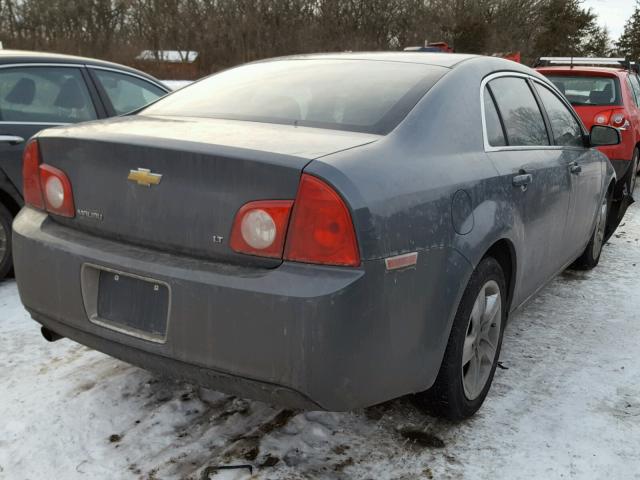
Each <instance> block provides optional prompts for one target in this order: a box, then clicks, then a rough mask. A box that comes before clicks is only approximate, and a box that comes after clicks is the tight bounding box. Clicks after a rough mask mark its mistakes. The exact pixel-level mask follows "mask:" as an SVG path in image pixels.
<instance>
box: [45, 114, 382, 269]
mask: <svg viewBox="0 0 640 480" xmlns="http://www.w3.org/2000/svg"><path fill="white" fill-rule="evenodd" d="M377 138H379V137H378V136H376V135H370V134H362V133H352V132H343V131H334V130H323V129H314V128H305V127H295V126H290V125H276V124H262V123H252V122H241V121H226V120H216V119H192V118H166V117H144V116H132V117H123V118H120V119H114V120H110V121H107V122H98V123H96V122H93V123H89V124H84V125H78V126H73V127H65V128H57V129H51V130H48V131H46V132H43V133H42V134H41V135H40V136H39V142H40V150H41V153H42V157H43V162H44V163H48V164H50V165H53V166H54V167H57V168H59V169H61V170H62V171H63V172H65V173H66V174H67V176H68V177H69V180H70V181H71V185H72V188H73V195H74V202H75V207H76V216H75V218H72V219H65V218H61V217H54V218H55V220H56V221H58V222H60V223H64V224H65V225H68V226H71V227H73V228H77V229H81V230H84V231H87V232H89V233H93V234H96V235H100V236H101V237H105V238H111V239H114V240H118V241H126V242H130V243H133V244H138V245H143V246H148V247H150V248H156V249H161V250H163V251H169V252H175V253H177V254H184V255H191V256H197V257H203V258H208V259H215V260H221V261H229V262H232V263H245V264H246V263H249V264H251V263H254V264H256V263H257V264H262V265H266V266H269V265H277V264H278V263H279V260H273V259H262V258H259V257H249V256H247V255H241V254H237V253H235V252H234V251H232V250H231V249H230V247H229V242H228V240H229V235H230V232H231V227H232V223H233V219H234V217H235V214H236V212H237V211H238V209H239V208H240V207H241V206H242V205H244V204H245V203H247V202H250V201H254V200H263V199H270V200H271V199H272V200H277V199H294V198H295V196H296V191H297V188H298V183H299V179H300V175H301V172H302V170H303V168H304V167H305V165H306V164H307V163H308V162H309V161H311V160H312V159H314V158H318V157H321V156H325V155H328V154H330V153H333V152H336V151H339V150H344V149H349V148H353V147H356V146H359V145H363V144H366V143H370V142H372V141H375V140H376V139H377ZM132 173H133V175H132ZM154 175H157V176H154Z"/></svg>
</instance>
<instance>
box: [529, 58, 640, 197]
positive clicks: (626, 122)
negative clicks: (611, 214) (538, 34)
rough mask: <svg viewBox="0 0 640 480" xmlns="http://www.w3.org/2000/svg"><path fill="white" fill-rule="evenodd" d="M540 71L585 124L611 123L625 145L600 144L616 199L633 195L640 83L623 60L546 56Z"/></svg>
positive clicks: (639, 142) (638, 163)
mask: <svg viewBox="0 0 640 480" xmlns="http://www.w3.org/2000/svg"><path fill="white" fill-rule="evenodd" d="M537 65H538V68H537V70H538V71H539V72H540V73H542V74H543V75H545V76H546V77H548V78H549V79H550V80H551V81H552V82H553V83H554V85H555V86H556V87H557V88H558V89H559V90H560V91H561V92H562V93H563V94H564V95H565V96H566V97H567V99H568V100H569V101H570V102H571V104H572V105H573V107H574V108H575V110H576V112H578V114H579V115H580V117H581V118H582V121H583V122H584V124H585V126H586V127H587V128H591V127H592V126H593V125H610V126H612V127H615V128H618V129H619V130H620V133H621V135H622V142H621V143H620V145H615V146H608V147H600V148H599V150H600V151H601V152H602V153H604V154H605V155H607V157H609V160H611V163H612V164H613V167H614V168H615V170H616V176H617V178H618V186H617V188H616V198H618V199H620V198H622V197H623V196H625V195H628V196H631V195H633V192H634V190H635V187H636V182H637V173H638V171H639V169H640V160H639V158H640V107H639V106H640V81H639V79H638V75H637V74H636V72H635V71H634V69H633V68H631V64H630V63H629V62H628V61H626V60H625V59H623V58H563V57H543V58H541V59H540V60H539V61H538V63H537Z"/></svg>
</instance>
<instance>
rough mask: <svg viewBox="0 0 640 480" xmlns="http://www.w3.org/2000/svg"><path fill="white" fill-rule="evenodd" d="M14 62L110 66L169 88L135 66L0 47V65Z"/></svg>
mask: <svg viewBox="0 0 640 480" xmlns="http://www.w3.org/2000/svg"><path fill="white" fill-rule="evenodd" d="M14 63H62V64H70V65H91V66H95V67H103V68H111V69H115V70H122V71H125V72H129V73H133V74H135V75H139V76H142V77H145V78H147V79H148V80H151V81H152V82H154V83H156V84H158V85H162V86H163V87H164V88H165V89H166V90H167V91H168V90H169V89H168V88H167V87H166V86H164V84H162V82H160V81H159V80H158V79H156V78H154V77H152V76H151V75H149V74H147V73H144V72H141V71H140V70H136V69H135V68H131V67H127V66H126V65H120V64H118V63H113V62H107V61H104V60H98V59H95V58H88V57H77V56H75V55H64V54H61V53H50V52H35V51H29V50H1V49H0V66H2V65H7V64H14Z"/></svg>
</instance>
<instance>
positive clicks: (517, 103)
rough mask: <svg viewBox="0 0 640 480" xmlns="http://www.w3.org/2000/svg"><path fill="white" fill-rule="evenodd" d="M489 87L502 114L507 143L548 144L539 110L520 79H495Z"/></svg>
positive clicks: (520, 144)
mask: <svg viewBox="0 0 640 480" xmlns="http://www.w3.org/2000/svg"><path fill="white" fill-rule="evenodd" d="M489 87H490V89H491V92H492V93H493V96H494V97H495V99H496V103H497V105H498V109H499V110H500V113H501V115H502V121H503V122H504V127H505V130H506V133H507V143H508V144H509V146H544V145H549V136H548V135H547V129H546V127H545V124H544V120H543V118H542V113H541V112H540V108H539V107H538V103H537V102H536V99H535V97H534V96H533V92H532V91H531V89H530V88H529V85H528V83H527V82H526V81H525V80H524V79H523V78H516V77H501V78H496V79H495V80H492V81H491V82H489Z"/></svg>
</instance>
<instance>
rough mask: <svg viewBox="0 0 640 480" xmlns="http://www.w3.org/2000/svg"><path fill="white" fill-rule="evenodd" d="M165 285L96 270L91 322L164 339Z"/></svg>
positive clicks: (123, 331) (160, 340) (165, 325)
mask: <svg viewBox="0 0 640 480" xmlns="http://www.w3.org/2000/svg"><path fill="white" fill-rule="evenodd" d="M169 298H170V292H169V287H168V286H167V285H166V284H165V283H163V282H159V281H154V280H152V279H148V278H141V277H137V276H133V275H127V274H123V273H119V272H113V271H107V270H100V272H99V277H98V298H97V302H96V307H97V309H96V310H97V311H96V316H95V317H94V319H93V322H94V323H98V324H100V325H102V326H104V327H107V328H111V329H113V330H117V331H120V332H122V333H126V334H128V335H132V336H136V337H141V338H144V339H146V340H151V341H155V342H164V341H165V339H166V334H167V320H168V316H169Z"/></svg>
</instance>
